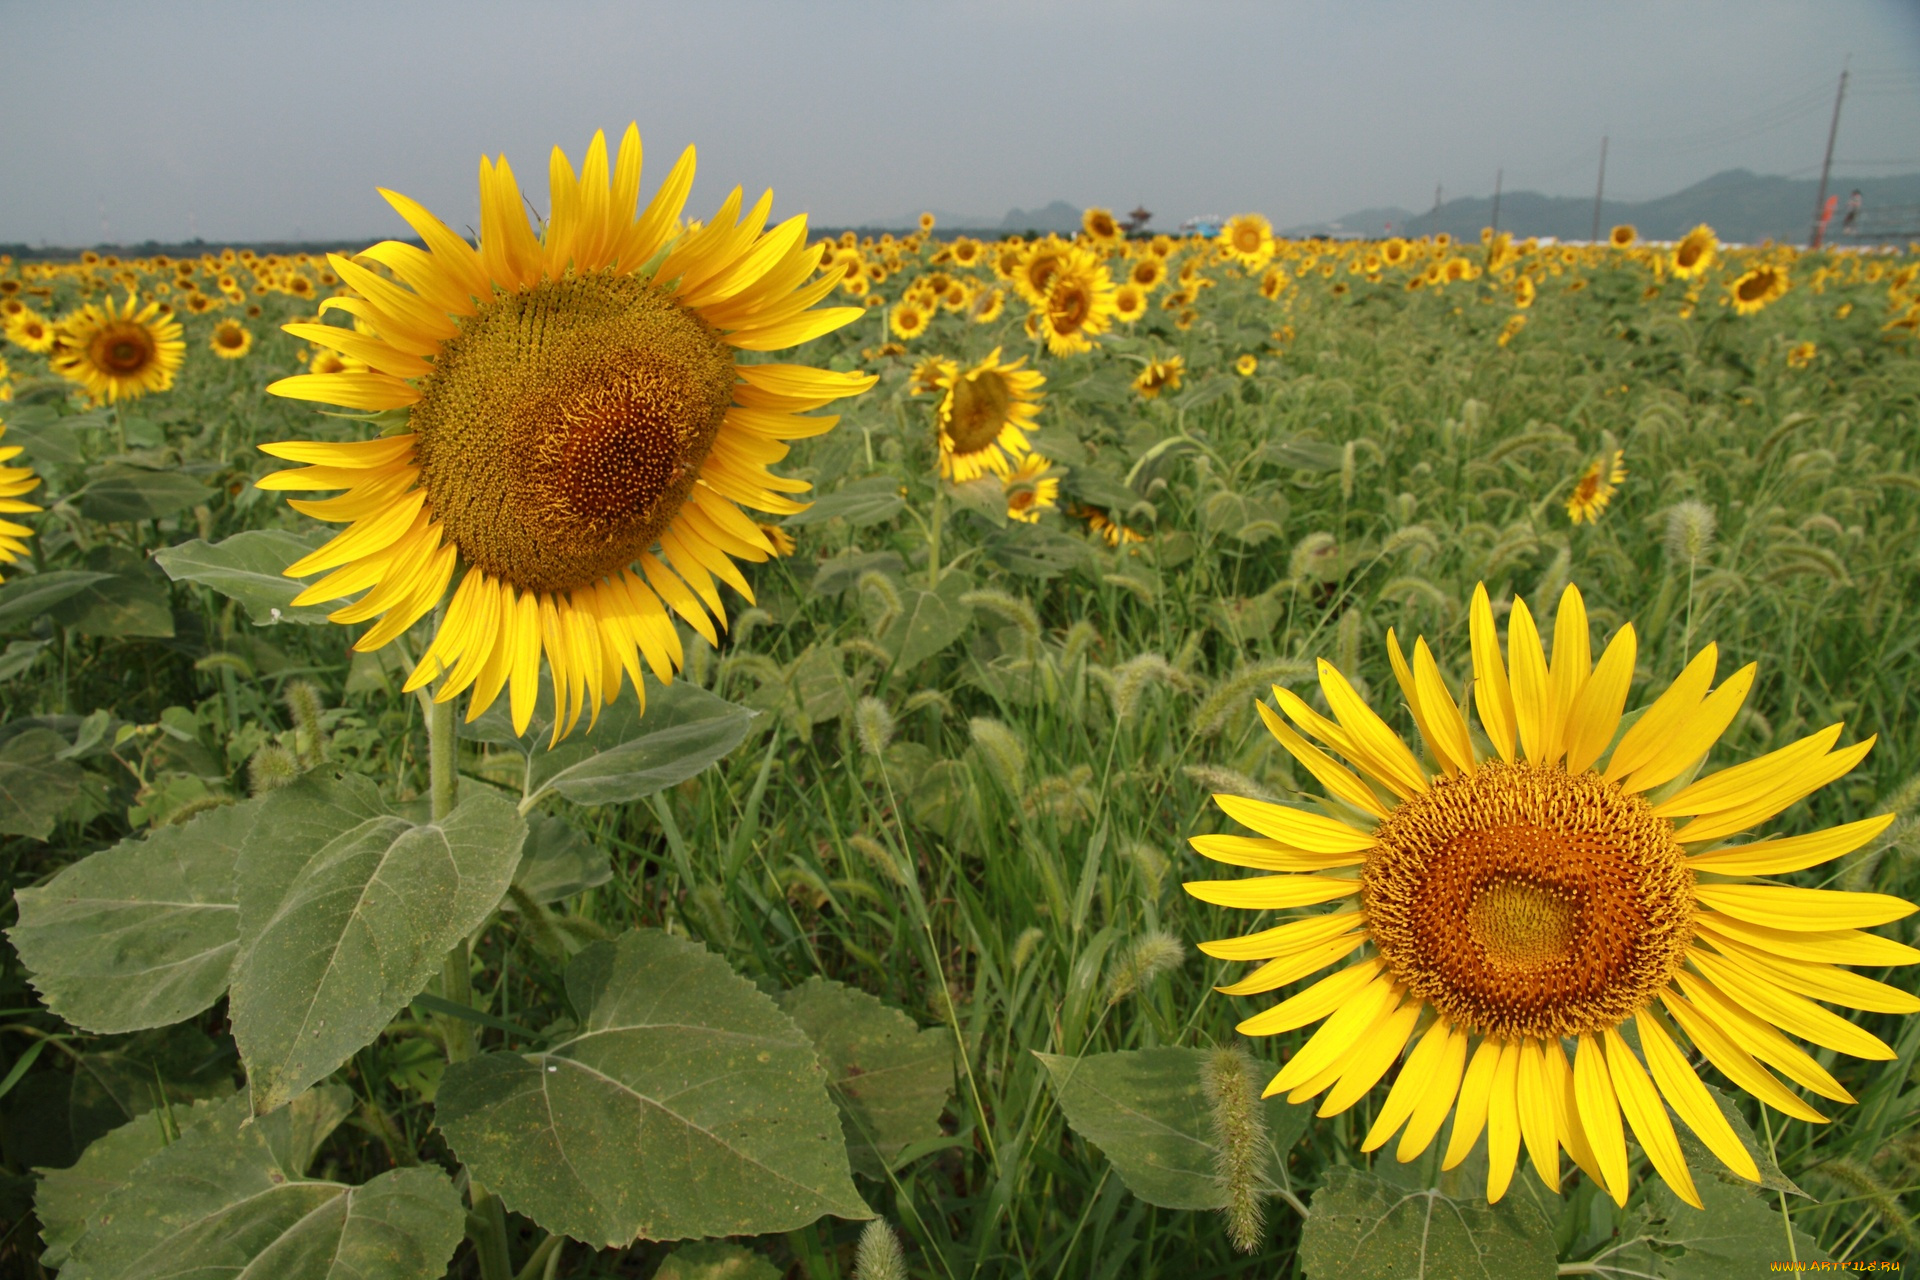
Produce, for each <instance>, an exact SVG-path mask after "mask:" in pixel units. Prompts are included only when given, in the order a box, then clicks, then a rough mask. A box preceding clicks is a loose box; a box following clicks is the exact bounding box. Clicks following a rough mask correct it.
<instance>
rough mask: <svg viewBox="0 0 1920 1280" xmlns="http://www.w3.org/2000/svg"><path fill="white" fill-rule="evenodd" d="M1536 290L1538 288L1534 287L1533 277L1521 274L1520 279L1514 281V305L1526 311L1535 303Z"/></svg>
mask: <svg viewBox="0 0 1920 1280" xmlns="http://www.w3.org/2000/svg"><path fill="white" fill-rule="evenodd" d="M1536 292H1537V290H1536V289H1535V288H1534V283H1533V277H1532V276H1521V277H1520V278H1519V279H1518V280H1515V281H1514V282H1513V305H1514V306H1516V307H1518V308H1519V309H1520V310H1522V311H1525V310H1526V309H1527V308H1528V307H1530V306H1532V305H1533V299H1534V295H1535V293H1536Z"/></svg>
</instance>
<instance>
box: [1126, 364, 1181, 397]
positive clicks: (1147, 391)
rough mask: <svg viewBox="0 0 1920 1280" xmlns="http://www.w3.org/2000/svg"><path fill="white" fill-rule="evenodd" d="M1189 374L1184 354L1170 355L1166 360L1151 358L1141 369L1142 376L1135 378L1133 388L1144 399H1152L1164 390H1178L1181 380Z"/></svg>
mask: <svg viewBox="0 0 1920 1280" xmlns="http://www.w3.org/2000/svg"><path fill="white" fill-rule="evenodd" d="M1186 376H1187V362H1186V359H1185V357H1183V356H1168V357H1167V358H1166V359H1165V360H1149V361H1147V366H1146V368H1144V369H1142V370H1140V376H1139V377H1137V378H1135V379H1134V380H1133V389H1134V390H1135V391H1138V392H1139V393H1140V396H1141V398H1142V399H1145V400H1152V399H1154V398H1155V397H1156V396H1158V395H1159V394H1160V393H1161V392H1162V391H1178V390H1179V389H1180V382H1181V380H1182V379H1184V378H1185V377H1186Z"/></svg>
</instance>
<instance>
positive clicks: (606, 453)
mask: <svg viewBox="0 0 1920 1280" xmlns="http://www.w3.org/2000/svg"><path fill="white" fill-rule="evenodd" d="M734 380H735V378H734V366H733V355H732V352H731V350H730V349H729V348H728V347H727V346H726V344H725V343H724V342H723V341H722V340H721V338H720V336H719V334H717V333H716V332H715V331H714V330H713V329H712V328H711V327H710V326H709V325H707V324H706V323H705V322H704V321H702V320H701V319H700V318H699V317H697V316H695V315H694V314H693V313H691V312H690V311H688V310H687V309H686V308H684V307H682V306H680V305H679V304H678V303H677V302H675V301H674V300H673V299H672V298H670V297H668V296H666V295H665V294H663V293H661V292H660V291H659V290H657V289H655V288H654V287H653V286H652V285H651V284H650V283H648V282H647V281H644V280H639V279H636V278H634V277H632V276H617V275H614V274H612V273H610V272H599V273H595V274H591V275H584V276H576V277H572V278H569V279H565V280H556V281H548V282H546V283H543V284H540V285H536V286H534V287H532V288H530V289H524V290H521V291H520V292H518V293H514V294H509V295H505V296H502V297H500V298H497V299H496V300H495V301H493V302H491V303H489V304H487V305H486V306H483V307H482V308H481V309H480V311H479V312H478V313H477V314H475V315H473V316H472V317H470V318H468V319H467V320H465V321H464V322H463V323H462V324H461V332H460V334H459V336H457V337H455V338H454V339H452V340H451V341H450V342H448V343H447V344H446V346H445V347H444V348H443V349H442V351H441V353H440V355H439V358H438V360H437V361H436V363H435V366H434V371H433V373H432V374H431V375H430V376H429V377H428V378H427V382H426V386H425V388H424V394H423V396H422V397H421V400H420V402H419V403H418V404H416V405H415V406H414V407H413V411H412V425H413V430H414V432H415V434H416V435H417V436H418V438H419V444H418V447H417V455H418V458H419V462H420V470H421V479H422V481H423V482H424V484H425V486H426V489H427V499H428V502H429V503H430V504H431V506H432V510H433V513H434V515H435V516H436V517H437V518H439V519H440V520H441V521H443V522H444V523H445V525H446V528H447V532H448V533H449V535H450V536H451V537H452V539H453V542H454V544H455V545H456V546H457V547H459V549H460V553H461V555H463V556H464V557H465V558H466V559H467V561H468V562H469V563H470V564H473V565H476V566H478V567H480V568H482V569H485V570H487V571H488V572H490V573H492V574H495V575H496V576H498V577H501V578H504V579H505V580H506V581H508V582H510V583H512V584H514V585H515V586H517V587H520V588H521V589H523V590H534V591H564V590H571V589H573V588H576V587H583V586H586V585H588V584H589V583H591V582H594V581H596V580H598V579H599V578H601V577H604V576H605V575H607V574H609V573H614V572H617V571H619V570H620V569H622V568H625V567H626V566H627V565H629V564H631V563H632V562H633V561H634V560H635V559H636V558H638V557H639V555H640V554H641V553H642V552H644V551H646V550H647V549H648V548H650V547H651V546H652V545H653V544H654V542H655V541H656V540H657V539H658V538H659V536H660V535H661V533H662V532H664V531H665V530H666V528H667V527H668V525H670V524H671V523H672V521H673V518H674V516H675V515H676V514H677V513H678V512H679V510H680V506H681V504H682V503H683V502H685V501H686V498H687V495H688V493H689V492H691V491H692V488H693V484H694V480H695V478H696V476H697V474H698V472H699V467H700V464H701V462H703V461H704V460H705V459H706V456H707V453H708V451H709V450H710V449H711V448H712V447H713V441H714V437H715V436H716V435H717V434H718V432H719V430H720V420H721V419H722V418H723V417H724V416H725V415H726V411H727V407H728V405H729V404H730V403H731V402H732V398H733V385H734Z"/></svg>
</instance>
